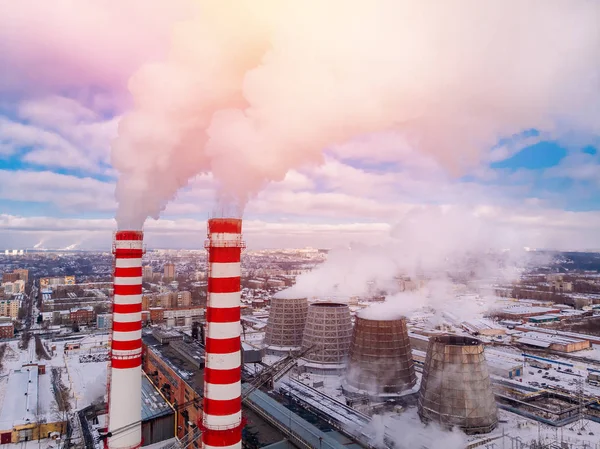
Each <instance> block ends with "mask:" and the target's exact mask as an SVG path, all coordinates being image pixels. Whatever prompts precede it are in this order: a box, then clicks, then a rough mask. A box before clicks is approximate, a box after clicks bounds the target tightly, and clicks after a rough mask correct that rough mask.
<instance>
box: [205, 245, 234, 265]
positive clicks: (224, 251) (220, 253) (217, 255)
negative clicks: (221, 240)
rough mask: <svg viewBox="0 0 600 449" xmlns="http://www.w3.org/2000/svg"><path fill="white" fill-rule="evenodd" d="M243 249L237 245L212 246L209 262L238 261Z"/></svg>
mask: <svg viewBox="0 0 600 449" xmlns="http://www.w3.org/2000/svg"><path fill="white" fill-rule="evenodd" d="M240 256H241V250H240V248H236V247H224V248H211V249H210V253H209V254H208V262H209V263H238V262H239V261H240Z"/></svg>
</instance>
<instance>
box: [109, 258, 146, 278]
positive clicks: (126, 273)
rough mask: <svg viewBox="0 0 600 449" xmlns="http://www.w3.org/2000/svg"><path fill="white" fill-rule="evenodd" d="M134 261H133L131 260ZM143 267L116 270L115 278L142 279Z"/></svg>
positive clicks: (118, 268)
mask: <svg viewBox="0 0 600 449" xmlns="http://www.w3.org/2000/svg"><path fill="white" fill-rule="evenodd" d="M129 260H132V259H129ZM141 276H142V267H128V268H120V267H116V268H115V277H141Z"/></svg>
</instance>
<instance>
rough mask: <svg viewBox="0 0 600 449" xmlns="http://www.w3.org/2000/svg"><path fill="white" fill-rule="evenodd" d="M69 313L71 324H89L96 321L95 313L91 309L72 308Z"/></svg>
mask: <svg viewBox="0 0 600 449" xmlns="http://www.w3.org/2000/svg"><path fill="white" fill-rule="evenodd" d="M70 312H71V322H72V323H78V324H89V323H93V322H94V321H95V320H96V312H95V311H94V308H93V307H79V308H73V309H71V311H70Z"/></svg>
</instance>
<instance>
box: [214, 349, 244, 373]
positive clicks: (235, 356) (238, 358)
mask: <svg viewBox="0 0 600 449" xmlns="http://www.w3.org/2000/svg"><path fill="white" fill-rule="evenodd" d="M241 365H242V354H241V353H240V351H237V352H231V353H228V354H218V353H209V352H207V353H206V366H207V367H208V368H209V369H212V370H213V371H219V370H225V371H229V370H232V369H241Z"/></svg>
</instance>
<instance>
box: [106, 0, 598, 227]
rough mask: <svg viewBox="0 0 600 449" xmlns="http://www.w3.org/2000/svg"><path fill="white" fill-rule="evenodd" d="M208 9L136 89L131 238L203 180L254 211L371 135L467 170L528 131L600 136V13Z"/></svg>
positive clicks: (326, 5) (120, 145) (476, 5)
mask: <svg viewBox="0 0 600 449" xmlns="http://www.w3.org/2000/svg"><path fill="white" fill-rule="evenodd" d="M198 5H200V7H199V9H198V11H197V13H196V14H195V15H193V16H190V18H189V20H187V21H185V22H182V23H180V24H178V25H177V26H176V28H175V30H174V33H173V41H172V45H171V49H170V52H169V56H168V57H167V58H166V59H165V60H163V61H160V62H158V63H151V64H147V65H145V66H144V67H143V68H142V69H141V70H140V71H138V72H137V73H136V74H135V75H134V76H133V77H132V79H131V81H130V90H131V92H132V94H133V97H134V101H135V106H134V108H133V109H132V110H131V111H129V112H128V113H127V114H126V115H125V116H124V118H123V119H122V121H121V123H120V126H119V137H118V139H117V141H116V142H115V144H114V146H113V152H112V163H113V165H114V167H115V168H116V169H117V170H119V172H120V174H121V176H120V179H119V182H118V186H117V200H118V201H119V209H118V213H117V221H118V222H119V224H120V226H126V227H134V228H139V227H141V226H142V224H143V222H144V220H145V218H146V217H147V216H152V217H155V218H156V217H158V216H159V214H160V212H161V210H162V209H163V208H164V207H165V205H166V203H167V202H168V201H170V200H171V199H172V198H173V197H174V196H175V195H176V193H177V191H178V190H179V189H180V188H181V187H182V186H184V185H186V184H187V182H188V179H190V178H191V177H193V176H194V175H196V174H198V173H203V172H211V173H212V174H213V176H214V179H215V180H216V182H217V183H218V189H219V190H218V194H217V196H218V197H219V201H218V204H219V205H221V206H222V205H224V204H225V205H227V206H232V205H233V206H237V207H238V208H239V209H243V207H244V205H245V204H246V203H247V201H248V200H249V199H250V198H253V197H254V196H255V195H256V194H257V193H258V192H259V191H260V190H261V189H262V188H264V186H265V185H266V184H268V183H269V182H272V181H281V180H283V179H284V177H285V175H286V173H287V172H288V171H289V170H290V169H292V168H298V167H303V166H306V165H314V164H319V163H322V162H323V157H322V151H323V150H324V149H326V148H327V147H329V146H332V145H340V144H343V143H344V142H347V141H349V140H352V139H353V138H356V137H358V136H362V135H365V134H372V133H378V132H382V131H386V132H389V131H395V132H399V133H401V135H403V136H404V137H405V138H406V141H407V142H408V143H409V145H411V146H412V147H414V148H416V149H417V150H418V151H419V152H421V153H424V154H430V155H433V156H434V157H435V158H436V159H437V160H438V161H440V162H441V163H442V164H443V165H444V166H445V167H446V169H447V170H448V171H450V172H451V173H454V174H460V173H462V172H463V170H464V169H465V168H466V167H471V166H473V165H475V164H476V163H477V162H478V160H479V158H480V156H481V154H482V151H484V150H488V149H489V148H491V147H492V146H493V145H494V144H495V143H497V142H498V139H500V138H501V137H506V136H510V135H512V134H514V133H519V132H521V131H523V130H524V129H531V128H535V129H538V130H542V131H550V132H551V131H554V130H556V128H557V127H558V124H559V123H563V124H564V123H567V124H568V126H569V127H570V128H575V129H585V130H592V129H593V130H598V128H599V127H600V125H599V124H598V123H596V122H594V121H593V120H592V118H591V115H590V112H591V111H592V110H593V108H595V107H596V106H595V105H597V102H598V101H600V98H598V97H599V94H598V90H597V89H596V88H595V87H596V85H595V83H596V82H597V79H596V81H595V78H594V76H595V75H597V73H598V65H597V61H598V56H599V54H598V53H599V48H598V45H597V43H598V41H599V38H600V37H599V36H600V31H599V29H598V26H597V25H598V18H597V16H596V15H595V14H594V13H595V12H597V9H596V7H595V5H594V4H593V2H585V1H581V2H578V4H577V5H578V7H577V8H574V7H573V4H572V3H571V2H563V1H558V0H556V1H545V0H530V1H521V0H512V1H498V2H481V1H475V0H457V1H453V2H433V1H419V2H415V1H391V0H379V1H361V0H353V1H348V0H329V1H327V2H323V1H321V0H305V1H302V2H298V1H293V0H289V1H288V0H262V1H260V2H256V1H254V0H240V1H237V2H235V3H229V2H223V1H218V0H215V1H202V2H198ZM559 30H560V32H559ZM338 148H339V147H338ZM373 151H377V149H375V148H374V149H373Z"/></svg>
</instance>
